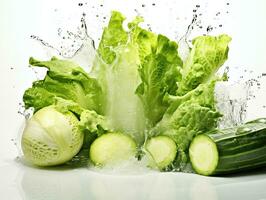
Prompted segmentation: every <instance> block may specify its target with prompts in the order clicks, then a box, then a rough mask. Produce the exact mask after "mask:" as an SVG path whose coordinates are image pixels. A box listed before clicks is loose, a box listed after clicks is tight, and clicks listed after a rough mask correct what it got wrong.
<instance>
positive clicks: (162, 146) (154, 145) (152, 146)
mask: <svg viewBox="0 0 266 200" xmlns="http://www.w3.org/2000/svg"><path fill="white" fill-rule="evenodd" d="M145 149H146V151H147V152H148V157H149V158H150V160H149V166H150V167H152V168H155V167H157V168H159V169H160V170H162V169H164V168H166V167H167V166H168V165H170V164H171V163H172V162H173V161H174V159H175V157H176V153H177V146H176V143H175V142H174V141H173V140H172V139H171V138H169V137H167V136H156V137H153V138H151V139H150V140H148V141H147V143H146V145H145Z"/></svg>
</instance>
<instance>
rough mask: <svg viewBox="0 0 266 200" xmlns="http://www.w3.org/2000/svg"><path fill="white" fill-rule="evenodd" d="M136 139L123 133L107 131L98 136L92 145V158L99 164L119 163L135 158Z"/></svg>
mask: <svg viewBox="0 0 266 200" xmlns="http://www.w3.org/2000/svg"><path fill="white" fill-rule="evenodd" d="M136 151H137V145H136V143H135V141H134V140H133V139H132V138H131V137H129V136H127V135H125V134H121V133H107V134H104V135H102V136H101V137H98V138H97V139H96V140H95V141H94V142H93V143H92V145H91V147H90V159H91V161H92V162H93V163H94V164H95V165H97V166H106V165H108V166H111V165H117V164H119V163H121V162H123V161H126V160H129V159H130V158H134V156H135V155H136Z"/></svg>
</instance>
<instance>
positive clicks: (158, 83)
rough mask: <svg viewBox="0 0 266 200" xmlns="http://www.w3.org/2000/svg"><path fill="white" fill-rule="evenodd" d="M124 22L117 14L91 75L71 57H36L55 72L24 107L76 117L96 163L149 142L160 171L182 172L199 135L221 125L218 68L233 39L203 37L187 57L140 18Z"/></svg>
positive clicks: (85, 145) (117, 157)
mask: <svg viewBox="0 0 266 200" xmlns="http://www.w3.org/2000/svg"><path fill="white" fill-rule="evenodd" d="M124 20H125V17H124V16H123V15H122V14H121V13H119V12H116V11H114V12H112V14H111V18H110V21H109V24H108V26H107V27H106V28H104V31H103V35H102V38H101V41H100V44H99V47H98V49H97V54H96V56H95V59H94V62H93V66H91V67H92V70H91V72H89V73H87V72H86V71H84V70H83V69H82V68H81V67H80V66H78V65H76V64H75V63H73V62H70V61H67V60H60V59H57V58H55V57H53V58H52V59H51V60H49V61H39V60H36V59H34V58H30V64H31V65H32V66H39V67H45V68H47V69H48V71H47V74H46V76H45V78H44V79H43V80H39V81H36V82H34V83H33V85H32V87H31V88H29V89H28V90H26V91H25V93H24V97H23V100H24V103H25V106H26V108H30V107H33V108H34V112H37V113H38V110H40V109H43V108H44V107H47V106H55V107H56V108H57V109H58V110H59V111H60V112H61V113H69V112H70V113H72V114H74V115H75V116H76V118H77V120H78V121H77V124H78V127H79V129H80V131H81V132H82V133H83V135H84V138H85V139H84V142H83V148H86V149H88V148H90V156H91V160H92V161H93V163H95V164H97V165H107V164H109V163H112V162H115V161H116V160H119V162H120V161H121V160H123V159H127V158H129V156H126V155H127V154H126V153H123V154H122V153H121V152H126V151H128V152H133V153H128V155H133V154H135V153H136V152H135V151H136V146H137V147H138V148H140V147H142V146H143V145H145V146H144V148H145V149H146V152H148V154H149V156H150V157H151V158H152V160H153V161H152V162H153V164H154V163H155V165H154V166H156V167H157V168H159V169H160V170H164V169H168V168H167V166H171V167H173V168H174V170H176V171H178V170H183V169H184V167H185V166H186V165H187V164H188V163H189V159H188V148H189V145H190V143H191V141H192V139H193V138H194V137H195V136H197V135H200V134H203V133H206V132H208V131H211V130H214V129H216V128H217V123H218V120H219V118H220V117H221V116H222V114H221V113H220V112H219V111H218V110H217V109H216V106H215V104H216V100H215V96H214V89H215V84H216V82H217V81H222V78H221V77H218V76H217V75H216V72H217V70H218V69H219V68H220V67H221V66H222V65H223V63H224V62H225V61H226V59H227V57H228V50H229V48H228V45H229V42H230V40H231V38H230V37H229V36H227V35H220V36H200V37H197V38H195V39H194V40H193V42H192V44H193V46H192V47H191V50H190V53H189V55H188V58H187V59H186V60H182V59H181V58H180V56H179V55H178V44H177V43H176V42H175V41H171V40H170V39H169V38H167V37H166V36H163V35H161V34H155V33H153V32H151V31H148V30H145V29H143V28H141V27H140V26H139V24H140V23H141V22H142V21H143V19H142V18H141V17H136V18H135V19H134V20H133V21H132V22H130V23H128V24H127V26H128V30H125V29H124V28H123V23H124ZM37 113H35V114H37ZM30 132H31V134H33V133H32V131H30ZM118 133H119V134H118ZM95 139H96V140H95ZM146 139H147V142H146V143H145V141H146ZM93 140H95V141H94V142H93ZM115 141H117V143H119V144H120V143H121V145H120V146H121V147H123V148H121V147H120V146H119V145H117V146H116V143H115ZM92 142H93V143H92ZM122 144H123V145H125V146H123V145H122ZM106 145H108V148H109V149H110V151H109V150H108V151H107V149H106V147H107V146H106ZM127 145H128V146H127ZM90 146H91V147H90ZM118 147H119V148H118ZM133 147H134V148H133ZM133 149H134V151H133ZM140 149H141V148H140ZM167 152H169V153H167ZM120 157H121V158H120ZM150 166H152V164H150Z"/></svg>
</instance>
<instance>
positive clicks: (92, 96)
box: [23, 57, 101, 113]
mask: <svg viewBox="0 0 266 200" xmlns="http://www.w3.org/2000/svg"><path fill="white" fill-rule="evenodd" d="M29 63H30V65H32V66H39V67H45V68H47V69H48V71H47V74H46V76H45V78H44V80H40V81H36V82H34V83H33V85H32V88H29V89H28V90H26V91H25V93H24V96H23V101H24V103H25V106H26V108H29V107H34V109H35V111H37V110H39V109H41V108H43V107H45V106H49V105H52V104H54V103H55V101H56V97H60V98H63V99H67V100H72V101H74V102H76V103H77V104H78V105H79V106H80V107H82V108H84V109H93V110H95V111H97V112H98V113H101V106H100V104H101V88H100V86H99V84H98V82H97V80H95V79H93V78H91V77H89V75H88V74H87V73H86V72H85V71H84V70H83V69H82V68H81V67H79V66H78V65H76V64H75V63H73V62H70V61H67V60H59V59H57V58H55V57H53V58H52V59H51V60H50V61H38V60H36V59H34V58H30V60H29Z"/></svg>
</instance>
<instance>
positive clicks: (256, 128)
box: [189, 118, 266, 175]
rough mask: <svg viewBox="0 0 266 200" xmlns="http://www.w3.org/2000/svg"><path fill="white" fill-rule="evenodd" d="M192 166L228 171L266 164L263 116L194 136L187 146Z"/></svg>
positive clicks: (265, 121)
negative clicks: (236, 125) (237, 125)
mask: <svg viewBox="0 0 266 200" xmlns="http://www.w3.org/2000/svg"><path fill="white" fill-rule="evenodd" d="M189 157H190V161H191V164H192V167H193V169H194V170H195V171H196V172H197V173H198V174H202V175H216V174H217V175H218V174H229V173H235V172H241V171H246V170H250V169H255V168H259V167H264V166H266V118H261V119H257V120H254V121H251V122H248V123H246V124H243V125H241V126H239V127H234V128H229V129H224V130H214V131H211V132H209V133H206V134H201V135H198V136H196V137H195V138H194V139H193V140H192V142H191V144H190V147H189Z"/></svg>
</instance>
